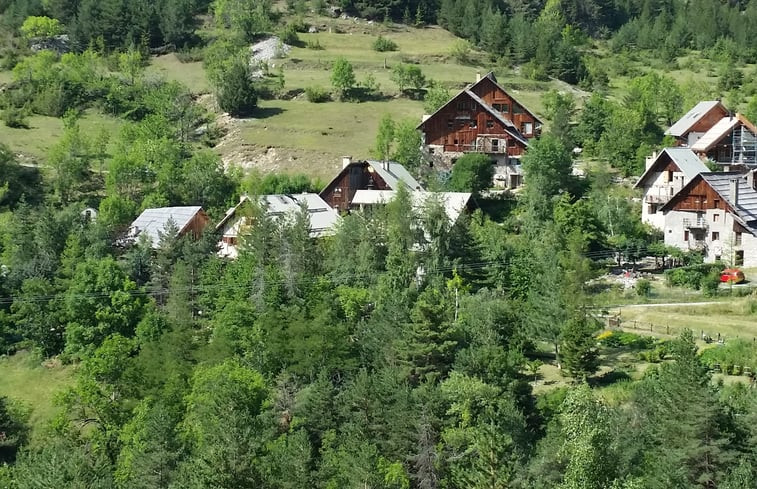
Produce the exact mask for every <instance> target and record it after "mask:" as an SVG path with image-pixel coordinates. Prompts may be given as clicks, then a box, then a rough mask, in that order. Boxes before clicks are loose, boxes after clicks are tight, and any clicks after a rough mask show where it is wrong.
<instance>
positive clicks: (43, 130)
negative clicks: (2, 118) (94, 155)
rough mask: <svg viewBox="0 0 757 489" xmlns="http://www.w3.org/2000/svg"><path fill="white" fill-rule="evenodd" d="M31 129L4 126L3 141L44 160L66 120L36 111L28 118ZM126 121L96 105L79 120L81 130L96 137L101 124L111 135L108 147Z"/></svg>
mask: <svg viewBox="0 0 757 489" xmlns="http://www.w3.org/2000/svg"><path fill="white" fill-rule="evenodd" d="M28 120H29V126H30V128H29V129H13V128H9V127H5V126H2V130H0V143H3V144H6V145H8V146H9V147H10V148H11V149H12V150H13V151H16V152H21V153H24V154H27V155H31V156H34V157H36V158H39V159H40V160H44V159H45V158H46V157H47V154H48V153H49V152H50V148H52V147H53V146H54V145H55V143H56V142H57V141H58V139H59V138H60V136H61V135H62V134H63V120H62V119H59V118H57V117H48V116H43V115H34V116H31V117H29V118H28ZM122 124H123V122H121V121H120V120H118V119H117V118H115V117H110V116H107V115H103V114H101V113H99V112H97V111H95V110H93V109H88V110H86V111H85V112H84V114H83V116H82V118H81V119H80V121H79V125H80V128H81V132H82V134H85V135H88V136H91V137H96V136H97V134H98V132H99V131H100V130H101V128H105V130H107V131H108V133H109V134H110V135H111V137H110V143H109V151H112V149H113V142H114V141H115V139H116V135H117V134H118V131H119V129H120V127H121V126H122Z"/></svg>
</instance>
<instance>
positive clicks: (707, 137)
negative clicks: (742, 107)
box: [691, 114, 757, 153]
mask: <svg viewBox="0 0 757 489" xmlns="http://www.w3.org/2000/svg"><path fill="white" fill-rule="evenodd" d="M739 124H742V125H744V126H745V127H746V128H747V129H749V130H750V131H751V132H752V134H754V135H756V136H757V127H755V125H754V124H752V123H751V121H749V119H747V118H746V117H744V116H743V115H741V114H736V115H734V116H729V117H723V118H722V119H720V120H719V121H718V122H717V123H716V124H715V125H714V126H712V127H711V128H710V130H709V131H707V132H706V133H704V134H703V135H702V137H700V138H699V139H698V140H697V142H696V143H694V145H693V146H692V147H691V149H692V150H694V151H697V152H699V153H706V152H707V151H709V150H711V149H712V148H713V147H714V146H716V145H717V144H718V143H720V142H721V141H722V140H723V138H725V137H726V136H728V135H729V134H731V133H732V132H733V130H734V129H735V128H736V126H738V125H739Z"/></svg>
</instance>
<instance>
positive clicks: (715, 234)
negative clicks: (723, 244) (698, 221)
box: [712, 231, 720, 241]
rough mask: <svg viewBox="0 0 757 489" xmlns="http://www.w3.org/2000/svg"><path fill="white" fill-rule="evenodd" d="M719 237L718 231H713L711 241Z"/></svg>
mask: <svg viewBox="0 0 757 489" xmlns="http://www.w3.org/2000/svg"><path fill="white" fill-rule="evenodd" d="M719 239H720V233H719V232H717V231H713V232H712V240H713V241H717V240H719Z"/></svg>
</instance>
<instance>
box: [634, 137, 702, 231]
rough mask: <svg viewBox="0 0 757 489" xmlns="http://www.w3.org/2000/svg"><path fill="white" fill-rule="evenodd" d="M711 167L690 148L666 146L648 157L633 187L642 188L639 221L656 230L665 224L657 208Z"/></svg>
mask: <svg viewBox="0 0 757 489" xmlns="http://www.w3.org/2000/svg"><path fill="white" fill-rule="evenodd" d="M709 171H710V170H709V169H708V168H707V167H706V166H705V165H704V163H702V160H700V159H699V157H698V156H697V155H696V154H695V153H694V152H693V151H692V150H691V149H689V148H665V149H663V150H662V151H660V152H659V153H655V154H653V155H652V157H651V158H648V159H647V169H646V171H645V172H644V174H642V175H641V177H640V178H639V180H638V181H637V182H636V185H635V187H636V188H640V189H642V191H643V194H644V196H643V200H642V207H641V221H642V222H644V223H647V224H649V225H651V226H653V227H655V228H657V229H662V228H663V226H664V216H663V214H662V213H661V212H658V209H659V208H660V207H662V206H663V205H664V204H665V203H667V202H668V201H669V200H670V199H671V198H672V197H673V196H674V195H675V194H677V193H678V192H680V191H681V189H682V188H683V187H684V186H685V185H686V184H687V183H689V182H690V181H691V180H692V179H693V178H694V177H696V176H697V175H699V174H700V173H707V172H709Z"/></svg>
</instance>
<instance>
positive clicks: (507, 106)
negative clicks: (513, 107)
mask: <svg viewBox="0 0 757 489" xmlns="http://www.w3.org/2000/svg"><path fill="white" fill-rule="evenodd" d="M509 110H510V106H509V105H507V104H502V110H501V111H500V112H507V111H509Z"/></svg>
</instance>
